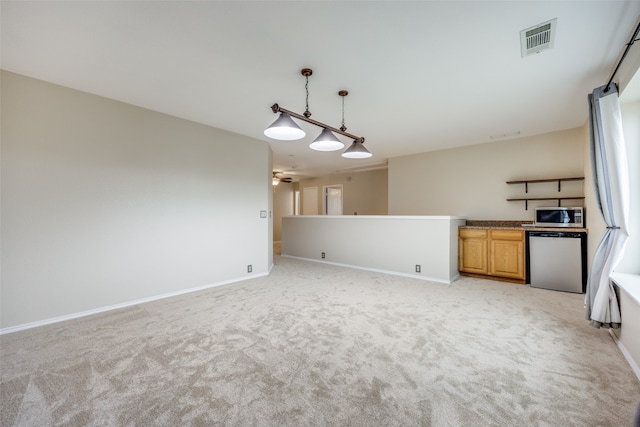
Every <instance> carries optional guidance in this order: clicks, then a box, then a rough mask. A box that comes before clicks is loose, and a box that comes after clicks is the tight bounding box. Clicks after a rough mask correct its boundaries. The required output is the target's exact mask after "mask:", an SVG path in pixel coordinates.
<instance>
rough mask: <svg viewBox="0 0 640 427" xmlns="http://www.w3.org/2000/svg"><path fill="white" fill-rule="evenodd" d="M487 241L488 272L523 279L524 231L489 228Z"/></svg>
mask: <svg viewBox="0 0 640 427" xmlns="http://www.w3.org/2000/svg"><path fill="white" fill-rule="evenodd" d="M489 242H490V243H489V274H491V275H493V276H499V277H508V278H512V279H522V280H524V279H525V277H526V276H525V271H524V232H522V231H516V230H491V235H490V239H489Z"/></svg>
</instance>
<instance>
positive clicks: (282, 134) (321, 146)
mask: <svg viewBox="0 0 640 427" xmlns="http://www.w3.org/2000/svg"><path fill="white" fill-rule="evenodd" d="M300 73H301V74H302V75H303V76H304V77H305V78H306V83H305V91H306V95H307V96H306V110H305V112H304V114H298V113H295V112H293V111H291V110H286V109H284V108H282V107H280V106H279V105H278V104H273V105H272V106H271V111H273V112H274V113H280V117H279V118H278V119H277V120H276V121H275V122H273V124H272V125H271V126H269V127H268V128H267V129H265V131H264V134H265V135H266V136H268V137H269V138H273V139H279V140H283V141H293V140H297V139H301V138H304V136H305V135H306V134H305V132H304V131H303V130H302V129H301V128H300V127H299V126H298V125H297V124H296V122H294V121H293V119H292V117H293V118H296V119H298V120H302V121H305V122H307V123H311V124H312V125H315V126H318V127H321V128H322V131H321V133H320V135H319V136H318V137H317V138H316V139H315V140H314V141H313V142H312V143H311V144H310V145H309V147H310V148H311V149H313V150H316V151H336V150H340V149H341V148H343V147H344V144H343V143H342V141H340V140H339V139H338V138H337V137H336V136H335V135H334V134H339V135H342V136H346V137H347V138H350V139H353V141H354V142H353V144H352V145H351V147H349V148H348V149H347V150H346V151H345V152H344V153H343V154H342V157H346V158H350V159H364V158H367V157H371V156H372V154H371V153H370V152H369V150H367V149H366V148H364V146H363V144H364V138H362V137H360V136H356V135H352V134H350V133H347V132H346V130H347V127H346V126H345V124H344V97H345V96H347V95H348V94H349V92H347V91H346V90H341V91H339V92H338V95H340V96H341V97H342V126H341V127H340V129H336V128H334V127H332V126H329V125H326V124H324V123H321V122H318V121H316V120H313V119H311V118H310V117H311V112H310V111H309V76H310V75H312V74H313V71H312V70H311V68H303V69H302V70H301V71H300Z"/></svg>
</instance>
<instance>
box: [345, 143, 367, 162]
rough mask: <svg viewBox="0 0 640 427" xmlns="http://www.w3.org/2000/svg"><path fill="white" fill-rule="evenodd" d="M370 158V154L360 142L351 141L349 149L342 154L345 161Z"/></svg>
mask: <svg viewBox="0 0 640 427" xmlns="http://www.w3.org/2000/svg"><path fill="white" fill-rule="evenodd" d="M371 156H372V154H371V153H370V152H369V150H367V149H366V148H365V147H364V145H362V142H360V141H353V144H351V147H349V148H347V149H346V150H345V151H344V153H342V157H346V158H347V159H366V158H368V157H371Z"/></svg>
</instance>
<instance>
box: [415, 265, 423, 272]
mask: <svg viewBox="0 0 640 427" xmlns="http://www.w3.org/2000/svg"><path fill="white" fill-rule="evenodd" d="M421 270H422V268H421V267H420V264H416V273H420V271H421Z"/></svg>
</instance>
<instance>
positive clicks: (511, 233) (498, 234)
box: [489, 230, 524, 241]
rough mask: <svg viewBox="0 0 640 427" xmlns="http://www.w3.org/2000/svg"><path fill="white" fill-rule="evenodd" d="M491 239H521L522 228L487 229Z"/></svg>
mask: <svg viewBox="0 0 640 427" xmlns="http://www.w3.org/2000/svg"><path fill="white" fill-rule="evenodd" d="M489 233H490V235H491V239H492V240H522V241H524V230H489Z"/></svg>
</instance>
